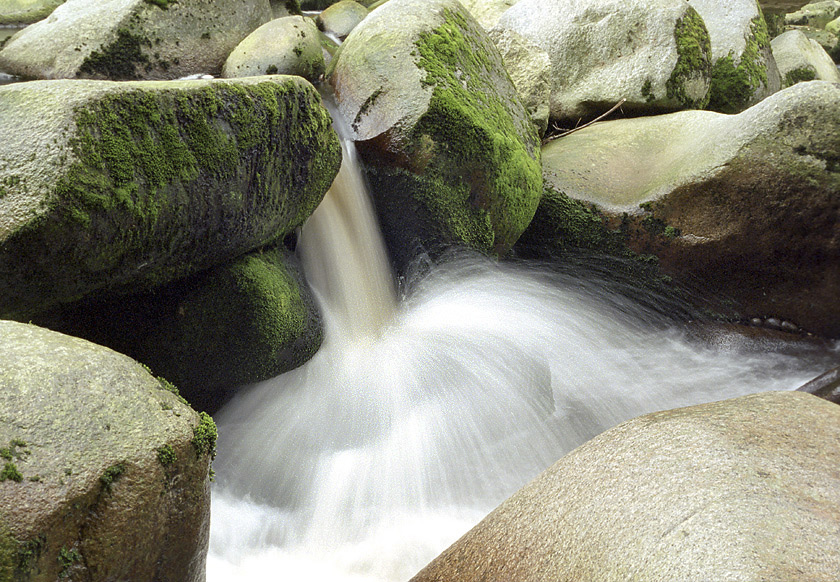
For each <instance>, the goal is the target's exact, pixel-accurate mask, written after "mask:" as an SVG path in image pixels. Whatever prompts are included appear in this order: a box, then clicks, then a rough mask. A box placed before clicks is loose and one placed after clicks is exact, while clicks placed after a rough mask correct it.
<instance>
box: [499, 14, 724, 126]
mask: <svg viewBox="0 0 840 582" xmlns="http://www.w3.org/2000/svg"><path fill="white" fill-rule="evenodd" d="M496 29H497V30H512V31H515V32H517V33H518V34H520V35H522V36H523V37H525V38H526V39H528V40H530V41H531V42H533V43H535V44H536V45H537V46H539V47H540V48H542V49H543V50H545V51H546V52H547V53H548V55H549V58H550V61H551V81H552V89H551V118H552V120H555V121H558V122H562V123H568V124H570V125H575V124H577V123H578V122H579V121H580V120H581V119H583V120H587V119H591V118H594V117H596V116H598V115H600V114H602V113H604V112H605V111H607V110H608V109H610V108H611V107H613V106H614V105H615V104H616V103H618V102H619V101H621V100H624V104H623V106H622V108H623V110H624V111H625V112H626V113H652V112H662V111H674V110H678V109H692V108H700V107H703V106H705V105H706V103H707V101H708V93H709V82H710V74H711V68H710V67H711V61H710V58H711V47H710V45H709V35H708V32H707V31H706V27H705V25H704V24H703V20H702V19H701V18H700V17H699V16H698V15H697V12H696V11H695V10H694V9H693V8H691V7H690V6H689V5H688V3H686V2H685V1H682V0H654V1H650V0H633V1H629V2H628V1H627V0H598V1H594V2H555V1H553V0H522V1H521V2H518V3H517V4H516V5H515V6H513V7H512V8H510V9H509V10H507V11H506V12H505V13H504V14H503V15H502V16H501V18H500V19H499V22H498V24H497V26H496Z"/></svg>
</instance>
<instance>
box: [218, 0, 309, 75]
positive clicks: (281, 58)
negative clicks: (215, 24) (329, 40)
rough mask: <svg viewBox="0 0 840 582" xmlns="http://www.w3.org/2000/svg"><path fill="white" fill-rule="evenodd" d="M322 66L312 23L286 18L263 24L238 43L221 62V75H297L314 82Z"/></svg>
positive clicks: (293, 17) (297, 18)
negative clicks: (222, 64)
mask: <svg viewBox="0 0 840 582" xmlns="http://www.w3.org/2000/svg"><path fill="white" fill-rule="evenodd" d="M325 67H326V65H325V62H324V55H323V54H322V52H321V43H320V36H319V31H318V28H317V27H316V26H315V23H314V22H312V20H311V19H309V18H304V17H303V16H286V17H283V18H277V19H275V20H272V21H271V22H267V23H266V24H263V25H262V26H261V27H259V28H258V29H257V30H255V31H254V32H252V33H251V34H249V35H248V36H247V37H246V38H245V40H243V41H242V42H241V43H239V45H238V46H237V47H236V48H235V49H234V50H233V52H232V53H230V56H229V57H228V58H227V60H226V61H225V66H224V67H223V68H222V76H223V77H251V76H254V75H275V74H279V75H299V76H301V77H303V78H304V79H307V80H309V81H311V82H313V83H315V82H317V81H318V80H319V78H320V77H321V75H323V74H324V69H325Z"/></svg>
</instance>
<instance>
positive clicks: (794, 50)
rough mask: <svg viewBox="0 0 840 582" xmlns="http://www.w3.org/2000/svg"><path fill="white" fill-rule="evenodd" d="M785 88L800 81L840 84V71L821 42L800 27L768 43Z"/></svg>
mask: <svg viewBox="0 0 840 582" xmlns="http://www.w3.org/2000/svg"><path fill="white" fill-rule="evenodd" d="M771 45H772V47H773V57H774V58H775V59H776V63H777V64H778V65H779V73H780V75H781V77H782V81H783V84H784V86H785V87H790V86H791V85H795V84H796V83H799V82H801V81H813V80H814V79H817V80H821V81H830V82H832V83H840V71H838V70H837V66H836V65H835V64H834V61H832V60H831V57H830V56H828V53H827V52H825V49H823V48H822V47H821V46H820V44H819V43H818V42H817V41H815V40H811V39H809V38H808V37H807V36H805V34H804V33H803V32H802V31H801V30H789V31H787V32H785V33H783V34H780V35H779V36H777V37H776V38H774V39H773V41H772V42H771Z"/></svg>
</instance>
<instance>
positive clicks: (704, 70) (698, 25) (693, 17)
mask: <svg viewBox="0 0 840 582" xmlns="http://www.w3.org/2000/svg"><path fill="white" fill-rule="evenodd" d="M674 40H675V42H676V43H677V63H676V65H674V70H673V71H672V72H671V76H670V78H669V79H668V81H667V82H666V83H665V90H666V94H667V96H668V98H669V99H674V100H676V101H677V102H678V103H680V105H681V106H683V107H685V108H688V109H702V108H704V107H705V106H706V105H707V104H708V102H709V96H708V93H707V94H706V95H705V96H704V97H702V98H700V99H695V98H692V97H691V96H690V95H689V94H688V92H687V91H686V85H687V83H690V82H691V80H692V79H693V77H696V76H697V75H698V74H699V75H705V76H707V77H708V75H710V74H711V59H712V43H711V40H710V38H709V31H708V30H707V29H706V24H705V23H704V22H703V18H702V17H701V16H700V14H698V13H697V11H696V10H695V9H694V8H692V7H690V6H689V7H688V8H687V9H686V12H685V15H684V16H683V17H682V18H680V19H679V20H677V23H676V25H675V26H674Z"/></svg>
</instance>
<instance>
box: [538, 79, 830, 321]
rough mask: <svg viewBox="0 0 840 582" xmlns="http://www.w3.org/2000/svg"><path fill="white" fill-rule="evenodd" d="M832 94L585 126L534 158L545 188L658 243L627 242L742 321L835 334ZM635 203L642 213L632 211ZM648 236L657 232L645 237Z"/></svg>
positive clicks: (803, 90)
mask: <svg viewBox="0 0 840 582" xmlns="http://www.w3.org/2000/svg"><path fill="white" fill-rule="evenodd" d="M838 126H840V86H838V85H834V84H831V83H826V82H823V81H811V82H809V83H799V84H797V85H794V86H793V87H791V88H789V89H785V90H783V91H780V92H778V93H776V94H774V95H772V96H770V97H768V98H767V99H765V100H764V101H762V102H761V103H759V104H758V105H755V106H753V107H752V108H750V109H747V110H746V111H744V112H743V113H741V114H739V115H723V114H718V113H713V112H709V111H686V112H679V113H674V114H670V115H664V116H656V117H647V118H639V119H624V120H617V121H610V122H605V123H600V124H596V125H593V126H591V127H588V128H585V129H583V130H581V131H578V132H576V133H573V134H571V135H568V136H566V137H564V138H561V139H558V140H556V141H554V142H551V143H550V144H549V145H548V146H546V147H545V148H544V150H543V163H544V165H545V167H546V176H547V179H548V180H549V182H550V183H551V184H552V185H553V187H554V188H555V189H557V190H558V191H560V192H564V193H565V194H567V195H568V196H570V197H572V198H576V199H581V200H585V201H588V202H591V203H595V204H597V205H598V206H599V207H600V208H601V209H604V210H606V211H610V212H611V213H612V214H613V215H615V216H621V214H622V213H624V214H627V215H628V216H630V217H631V218H632V217H633V215H639V214H642V216H639V218H640V219H641V221H642V223H643V224H644V225H646V226H649V227H651V229H653V230H656V231H657V232H658V233H659V234H662V235H664V236H661V237H657V238H656V240H654V241H653V242H650V241H645V242H642V240H637V241H636V245H635V249H636V250H639V251H642V252H646V253H653V254H655V255H657V256H658V257H659V258H660V262H661V264H662V266H663V268H664V269H665V270H666V271H667V272H669V273H670V274H671V275H673V276H675V277H677V278H679V279H681V280H693V281H702V282H703V283H702V284H703V286H704V287H705V288H707V289H708V290H709V291H710V292H711V293H714V294H716V295H719V296H724V297H729V298H732V299H735V300H736V301H739V302H740V304H741V308H742V309H743V311H744V312H745V315H747V316H749V317H753V316H770V315H772V316H775V317H779V318H782V319H787V320H791V321H793V322H794V323H796V324H797V325H798V326H799V327H802V328H804V329H806V330H808V331H812V332H816V333H820V334H824V335H828V336H831V337H837V336H840V307H838V303H837V301H836V300H835V298H836V296H837V294H838V293H840V207H838V204H837V192H838V191H840V166H838V163H837V152H838V151H840V131H838ZM640 205H641V206H642V208H643V209H644V212H643V213H642V211H641V210H640ZM654 227H655V228H654Z"/></svg>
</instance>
